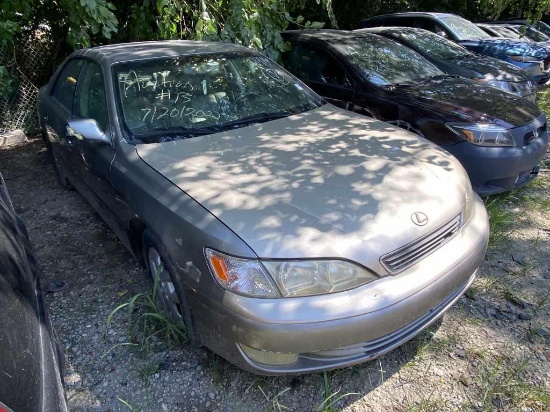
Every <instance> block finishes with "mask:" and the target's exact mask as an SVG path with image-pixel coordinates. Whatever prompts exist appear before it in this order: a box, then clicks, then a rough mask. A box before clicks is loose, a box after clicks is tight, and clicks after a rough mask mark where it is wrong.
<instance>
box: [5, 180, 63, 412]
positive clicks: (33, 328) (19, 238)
mask: <svg viewBox="0 0 550 412" xmlns="http://www.w3.org/2000/svg"><path fill="white" fill-rule="evenodd" d="M36 268H37V266H36V261H35V259H34V255H33V252H32V247H31V243H30V240H29V236H28V234H27V230H26V228H25V224H24V223H23V221H22V220H21V218H20V217H19V216H18V215H17V214H16V213H15V211H14V209H13V206H12V203H11V200H10V197H9V194H8V191H7V188H6V184H5V182H4V180H3V178H2V175H0V302H1V307H2V311H3V313H2V316H0V411H2V412H3V411H7V412H12V411H14V412H19V411H33V412H34V411H38V412H58V411H59V412H62V411H67V406H66V402H65V395H64V390H63V383H62V380H61V359H62V357H61V354H60V352H59V350H58V345H57V341H56V339H55V335H54V333H53V329H52V327H51V324H50V321H49V318H48V316H47V312H46V310H45V307H44V302H43V300H42V294H41V292H40V283H39V281H38V277H37V269H36Z"/></svg>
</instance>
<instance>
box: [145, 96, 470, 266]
mask: <svg viewBox="0 0 550 412" xmlns="http://www.w3.org/2000/svg"><path fill="white" fill-rule="evenodd" d="M136 150H137V152H138V155H139V156H140V157H141V158H142V159H143V160H144V161H145V162H146V163H147V164H148V165H150V166H151V167H152V168H154V169H155V170H157V171H158V172H159V173H161V174H162V175H163V176H165V177H166V178H167V179H169V180H170V181H172V182H173V183H174V184H175V185H177V186H178V187H179V188H180V189H181V190H183V191H184V192H186V193H187V194H188V195H189V196H191V197H192V198H194V199H195V200H196V201H197V202H199V203H200V204H201V205H203V206H204V207H205V208H206V209H208V210H209V211H210V212H211V213H212V214H213V215H215V216H216V217H217V218H218V219H220V220H221V221H222V222H223V223H224V224H225V225H226V226H227V227H228V228H229V229H231V230H232V231H233V232H235V233H236V234H237V235H238V236H240V237H241V239H242V240H243V241H244V242H246V243H247V244H248V245H249V246H250V247H251V248H252V249H253V250H254V252H255V253H256V254H257V255H258V256H259V257H261V258H315V257H335V258H338V257H340V258H345V259H351V260H354V261H356V262H360V263H362V264H364V265H365V266H367V267H370V268H371V269H372V270H376V271H379V270H381V268H380V264H379V257H380V256H381V255H383V254H385V253H387V252H390V251H393V250H395V249H397V248H399V247H401V246H403V245H405V244H407V243H409V242H411V241H413V240H414V239H417V238H418V237H420V236H422V235H424V234H426V233H428V232H429V231H431V230H433V229H435V228H437V227H439V226H440V225H441V224H442V223H444V222H446V221H448V220H449V219H450V218H452V217H453V216H456V215H457V214H458V213H459V212H460V211H461V209H462V207H463V204H464V199H465V196H466V194H465V193H466V189H465V188H466V187H467V186H468V183H466V180H467V177H466V174H465V172H464V170H463V169H462V166H461V165H460V164H459V163H458V161H456V160H455V159H454V158H453V157H452V156H451V155H449V154H448V153H447V152H446V151H444V150H442V149H440V148H438V147H437V146H435V145H433V144H432V143H430V142H429V141H427V140H425V139H423V138H420V137H418V136H416V135H413V134H410V133H408V132H406V131H404V130H402V129H399V128H395V127H393V126H391V125H388V124H387V123H383V122H380V121H376V120H372V119H369V118H366V117H363V116H359V115H356V114H353V113H351V112H348V111H344V110H341V109H337V108H335V107H334V106H332V105H325V106H323V107H321V108H318V109H316V110H313V111H310V112H305V113H302V114H297V115H293V116H290V117H287V118H284V119H279V120H275V121H271V122H267V123H261V124H255V125H252V126H248V127H243V128H239V129H236V130H232V131H228V132H222V133H217V134H214V135H208V136H201V137H195V138H191V139H185V140H180V141H175V142H166V143H159V144H147V145H138V146H137V147H136ZM415 212H423V213H425V214H426V215H427V216H428V223H427V224H426V225H425V226H423V227H420V226H417V225H415V224H414V223H413V221H412V219H411V216H412V215H413V214H414V213H415Z"/></svg>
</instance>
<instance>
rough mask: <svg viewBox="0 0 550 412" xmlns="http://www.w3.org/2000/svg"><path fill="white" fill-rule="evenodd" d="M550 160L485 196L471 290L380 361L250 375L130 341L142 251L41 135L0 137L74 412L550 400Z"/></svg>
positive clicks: (451, 406) (202, 357) (546, 405)
mask: <svg viewBox="0 0 550 412" xmlns="http://www.w3.org/2000/svg"><path fill="white" fill-rule="evenodd" d="M549 169H550V159H549V158H548V157H547V159H546V161H545V163H544V164H543V168H542V171H541V173H540V176H539V178H538V179H537V180H535V181H534V182H533V183H532V184H530V185H529V186H528V187H526V188H523V189H520V190H518V191H516V192H513V193H512V194H508V195H504V196H498V197H494V198H490V199H489V200H488V201H487V205H488V208H489V209H490V212H491V216H492V218H491V224H492V229H493V232H492V244H491V247H490V249H489V252H488V254H487V257H486V259H485V261H484V263H483V266H482V270H481V275H480V276H479V278H478V279H477V280H476V281H475V283H474V285H473V286H472V288H471V289H470V290H469V291H468V293H467V294H466V296H464V297H462V298H461V299H460V301H459V302H458V303H457V304H456V305H455V306H454V307H453V308H452V309H451V310H450V311H449V312H448V313H447V314H446V315H445V317H444V318H443V321H442V322H440V323H439V324H438V325H436V327H432V328H431V329H430V330H429V331H427V332H426V333H423V334H422V335H420V336H419V337H417V338H415V339H413V340H412V341H410V342H408V343H407V344H405V345H403V346H402V347H400V348H398V349H396V350H394V351H392V352H390V353H389V354H387V355H385V356H383V357H382V358H379V359H377V360H375V361H372V362H369V363H365V364H362V365H358V366H355V367H351V368H347V369H343V370H337V371H332V372H329V373H318V374H310V375H305V376H299V377H278V378H265V377H258V376H254V375H251V374H248V373H246V372H243V371H241V370H238V369H237V368H235V367H233V366H232V365H231V364H228V363H227V362H225V361H224V360H223V359H221V358H219V357H218V356H216V355H214V354H212V353H210V352H209V351H208V350H206V349H198V350H192V349H190V348H188V347H185V346H183V347H175V348H170V347H167V346H166V345H162V344H155V345H152V346H151V347H150V348H148V349H149V350H145V351H139V350H137V349H136V346H135V345H133V343H132V342H131V341H130V340H129V338H128V318H127V317H126V316H125V313H123V312H121V313H119V314H118V315H117V316H115V317H114V319H113V322H112V324H111V325H110V326H109V327H108V328H107V327H106V321H107V317H108V316H109V314H110V313H111V311H112V310H113V309H114V308H116V307H117V306H118V305H120V304H122V303H124V302H127V301H128V299H129V298H130V297H131V296H134V295H135V294H137V293H140V292H147V291H149V290H150V289H151V283H150V281H149V279H148V278H147V277H146V275H145V273H144V272H143V270H142V269H141V268H140V267H139V265H138V263H137V261H136V260H135V259H134V258H133V257H132V256H131V255H130V253H129V252H128V251H127V250H126V249H125V248H124V247H123V246H122V244H121V243H120V242H119V241H118V240H117V239H116V238H115V236H114V234H113V233H112V232H111V231H110V230H109V229H108V228H107V227H106V225H104V224H103V222H102V221H101V219H100V218H99V216H98V215H97V214H96V213H95V212H94V211H93V210H92V208H91V207H90V206H89V205H88V204H87V203H86V202H85V201H84V200H83V198H82V197H81V196H80V195H79V194H78V193H76V192H74V191H69V190H66V189H63V188H62V187H61V186H60V185H59V184H58V182H57V180H56V177H55V175H54V172H53V170H52V167H51V164H50V162H49V161H48V158H47V156H46V151H45V149H44V147H43V144H42V142H41V140H40V139H37V138H32V139H31V140H30V141H29V142H28V143H24V144H19V145H16V146H10V147H2V148H0V172H1V173H2V174H3V175H4V178H5V180H6V182H7V185H8V188H9V190H10V194H11V197H12V199H13V203H14V205H15V208H16V210H17V212H18V213H20V214H21V215H22V217H23V218H24V219H25V221H26V223H27V226H28V229H29V233H30V236H31V239H32V241H33V244H34V247H35V253H36V255H37V258H38V262H39V266H40V276H41V281H42V288H43V289H44V291H45V293H46V301H47V305H48V307H49V311H50V314H51V316H52V319H53V324H54V327H55V329H56V332H57V334H58V336H59V340H60V343H61V346H62V348H63V351H64V353H65V356H66V370H65V381H66V389H67V398H68V404H69V407H70V409H71V410H72V411H191V410H196V411H249V412H250V411H282V410H290V411H347V412H357V411H361V412H363V411H442V410H447V411H456V410H464V411H493V410H494V411H515V410H517V411H547V410H550V316H549V315H550V219H549V218H548V217H549V214H550V170H549Z"/></svg>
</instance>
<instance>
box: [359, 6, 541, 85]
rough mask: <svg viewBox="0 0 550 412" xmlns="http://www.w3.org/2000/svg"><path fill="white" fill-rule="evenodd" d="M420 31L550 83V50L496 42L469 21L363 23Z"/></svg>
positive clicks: (449, 17) (421, 18)
mask: <svg viewBox="0 0 550 412" xmlns="http://www.w3.org/2000/svg"><path fill="white" fill-rule="evenodd" d="M380 26H382V27H387V26H401V27H417V28H421V29H425V30H428V31H431V32H434V33H436V34H439V35H440V36H442V37H445V38H448V39H449V40H452V41H454V42H456V43H458V44H460V45H461V46H464V47H466V48H467V49H469V50H471V51H473V52H475V53H479V54H483V55H486V56H491V57H495V58H497V59H500V60H504V61H506V62H509V63H512V64H514V65H516V66H518V67H519V68H521V69H524V70H525V71H527V72H528V73H529V74H530V75H531V77H532V78H533V80H535V81H537V82H538V83H539V84H545V83H546V82H548V80H550V50H549V49H547V48H546V47H543V46H540V45H537V44H536V43H528V42H522V41H517V40H512V39H504V38H494V37H491V36H490V35H489V34H487V33H485V32H484V31H483V30H482V29H481V28H479V27H478V26H476V25H475V24H474V23H472V22H471V21H469V20H466V19H464V18H462V17H460V16H457V15H456V14H450V13H424V12H408V13H395V14H386V15H383V16H376V17H373V18H370V19H367V20H363V21H362V22H361V23H360V28H367V27H380Z"/></svg>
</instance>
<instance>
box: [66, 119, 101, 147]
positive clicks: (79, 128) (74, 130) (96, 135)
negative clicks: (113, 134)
mask: <svg viewBox="0 0 550 412" xmlns="http://www.w3.org/2000/svg"><path fill="white" fill-rule="evenodd" d="M67 133H68V134H69V135H71V136H73V137H75V138H76V139H78V140H89V141H92V142H104V143H109V144H111V139H110V138H109V137H108V136H107V135H106V134H105V132H104V131H103V130H101V127H99V124H98V123H97V122H96V121H95V120H94V119H78V120H71V121H69V124H68V125H67Z"/></svg>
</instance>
